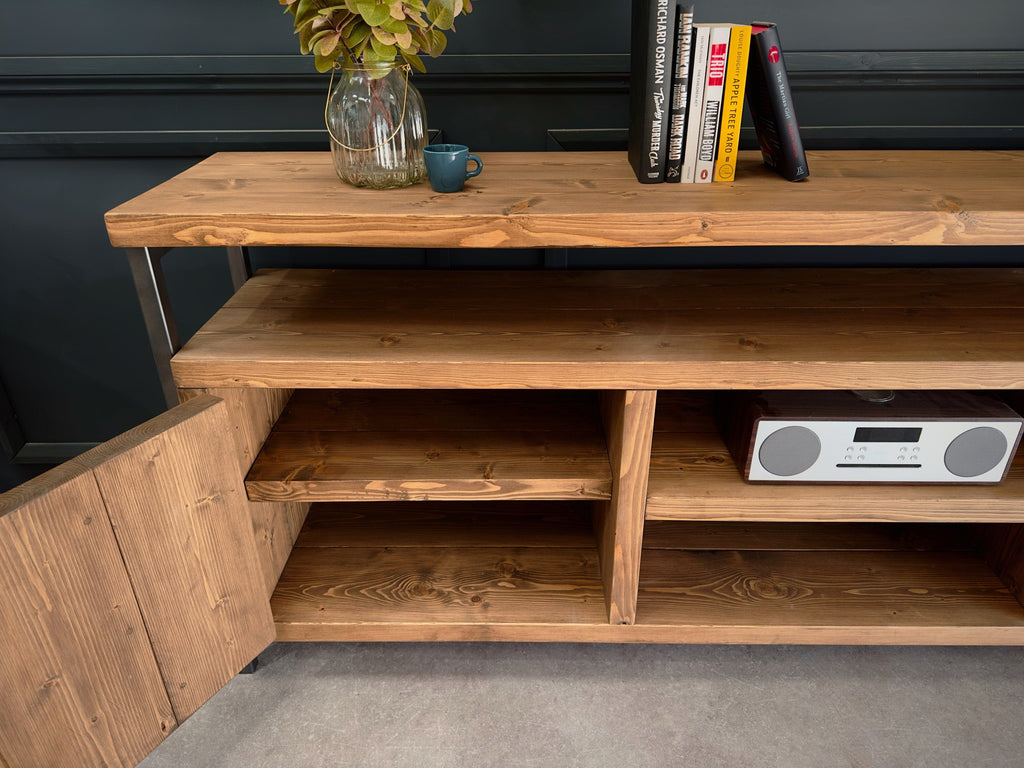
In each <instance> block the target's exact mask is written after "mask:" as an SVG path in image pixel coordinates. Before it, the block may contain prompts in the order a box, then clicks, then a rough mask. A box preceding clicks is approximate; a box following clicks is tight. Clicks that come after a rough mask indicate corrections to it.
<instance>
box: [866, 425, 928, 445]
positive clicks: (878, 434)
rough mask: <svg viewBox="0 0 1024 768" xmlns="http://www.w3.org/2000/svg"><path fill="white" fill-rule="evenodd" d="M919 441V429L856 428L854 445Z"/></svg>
mask: <svg viewBox="0 0 1024 768" xmlns="http://www.w3.org/2000/svg"><path fill="white" fill-rule="evenodd" d="M920 439H921V427H857V430H856V431H855V432H854V434H853V441H854V442H855V443H916V442H918V441H919V440H920Z"/></svg>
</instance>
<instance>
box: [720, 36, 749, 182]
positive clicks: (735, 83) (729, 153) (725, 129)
mask: <svg viewBox="0 0 1024 768" xmlns="http://www.w3.org/2000/svg"><path fill="white" fill-rule="evenodd" d="M749 59H750V27H749V26H747V25H739V26H735V27H733V28H732V33H731V34H730V36H729V57H728V59H727V60H726V64H725V94H724V96H723V97H722V123H721V125H720V127H719V130H718V153H717V155H716V156H715V177H714V180H715V181H732V180H733V179H734V178H736V157H737V155H738V153H739V144H740V122H741V121H742V119H743V94H744V93H745V91H746V86H747V61H748V60H749Z"/></svg>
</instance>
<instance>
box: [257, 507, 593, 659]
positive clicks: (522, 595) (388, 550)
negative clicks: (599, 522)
mask: <svg viewBox="0 0 1024 768" xmlns="http://www.w3.org/2000/svg"><path fill="white" fill-rule="evenodd" d="M588 507H589V505H586V504H582V505H581V503H580V502H534V503H532V504H530V505H524V504H519V503H516V502H502V503H498V504H492V503H486V504H473V503H458V504H442V503H433V502H427V503H423V504H386V503H385V504H364V505H359V504H355V505H351V504H327V505H323V504H315V505H314V506H313V508H312V510H311V511H310V515H309V518H308V519H307V521H306V525H305V527H304V529H303V532H302V534H300V536H299V540H298V542H297V544H296V547H295V549H294V550H293V552H292V556H291V558H290V559H289V561H288V565H287V567H286V568H285V571H284V573H283V574H282V576H281V581H280V583H279V584H278V587H277V591H276V592H275V594H274V598H273V601H272V607H273V611H274V618H275V622H276V624H277V634H278V639H279V640H354V639H361V640H366V639H376V640H410V639H419V640H426V639H448V640H459V639H464V640H470V639H485V638H490V639H502V638H503V637H505V631H506V630H508V631H510V632H512V633H513V634H514V633H516V632H527V633H531V632H535V631H536V632H541V633H548V634H549V636H553V635H556V634H557V632H558V631H559V630H560V628H561V627H563V626H567V627H571V626H572V625H579V624H582V625H591V626H592V625H602V624H606V623H607V614H606V611H605V604H604V595H603V589H602V586H601V575H600V570H599V567H598V557H597V550H596V548H595V546H594V534H593V529H592V527H591V525H590V520H589V514H588V513H589V509H588ZM351 508H354V510H353V509H351ZM353 512H354V514H353ZM410 521H411V522H410ZM495 523H497V524H495ZM371 527H372V528H375V529H376V530H371ZM453 528H456V529H459V530H458V532H457V533H455V534H454V535H453V536H452V535H451V534H452V529H453ZM524 529H525V530H524ZM443 539H449V541H448V544H447V546H444V545H441V544H442V543H443Z"/></svg>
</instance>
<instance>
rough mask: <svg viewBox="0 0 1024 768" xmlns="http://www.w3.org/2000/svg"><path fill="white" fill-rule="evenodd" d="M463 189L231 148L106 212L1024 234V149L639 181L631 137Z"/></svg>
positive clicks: (371, 221) (432, 233) (400, 231)
mask: <svg viewBox="0 0 1024 768" xmlns="http://www.w3.org/2000/svg"><path fill="white" fill-rule="evenodd" d="M482 157H483V159H484V162H485V164H486V166H487V170H486V171H485V172H484V173H483V174H482V175H481V176H479V177H478V178H476V179H473V180H472V181H471V182H470V183H468V184H467V185H466V188H465V190H464V191H463V192H461V193H458V194H437V193H434V192H433V191H432V190H431V189H430V187H429V185H428V184H426V183H424V184H419V185H414V186H412V187H408V188H405V189H398V190H388V191H387V193H386V194H381V193H380V192H379V191H377V190H367V189H359V188H355V187H351V186H348V185H346V184H343V183H341V182H340V181H339V180H338V179H337V177H336V175H335V173H334V169H333V167H332V166H331V162H330V156H329V154H328V153H326V152H320V153H309V152H241V153H220V154H216V155H214V156H213V157H211V158H209V159H207V160H205V161H203V162H201V163H199V164H198V165H196V166H194V167H193V168H190V169H189V170H187V171H185V172H184V173H181V174H179V175H178V176H176V177H174V178H173V179H170V180H168V181H167V182H165V183H163V184H161V185H159V186H157V187H155V188H153V189H151V190H149V191H148V192H145V193H143V194H142V195H140V196H139V197H136V198H134V199H133V200H130V201H128V202H126V203H124V204H122V205H120V206H118V207H117V208H115V209H113V210H111V211H109V212H108V213H107V214H106V224H107V231H108V234H109V236H110V241H111V243H112V244H113V245H115V246H121V247H139V246H149V247H174V246H180V245H186V246H210V245H230V246H234V245H316V246H356V247H366V246H369V247H412V248H583V247H602V248H609V247H611V248H625V247H638V246H640V247H643V246H658V247H666V246H686V245H951V244H958V245H1019V244H1020V243H1021V242H1024V189H1022V187H1021V184H1020V179H1021V178H1024V152H1012V151H990V152H976V151H975V152H969V151H962V152H948V151H941V152H936V151H905V150H901V151H832V152H808V162H809V164H810V167H811V169H812V174H811V177H810V178H809V179H808V180H806V181H804V182H801V183H799V184H790V183H786V182H784V181H782V180H781V179H779V178H778V176H776V175H775V174H773V173H772V172H771V171H769V170H768V169H766V168H764V167H763V166H762V164H761V162H760V157H759V155H758V154H757V153H753V152H746V153H741V157H740V160H739V163H738V170H737V180H736V181H735V182H732V183H728V184H725V183H723V184H707V185H703V184H702V185H686V184H682V185H679V184H653V185H642V184H638V183H637V181H636V178H635V176H634V174H633V172H632V170H631V169H630V167H629V164H628V163H627V161H626V155H625V153H623V152H564V153H562V152H559V153H550V152H523V153H488V154H484V155H482Z"/></svg>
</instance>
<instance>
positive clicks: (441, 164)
mask: <svg viewBox="0 0 1024 768" xmlns="http://www.w3.org/2000/svg"><path fill="white" fill-rule="evenodd" d="M423 160H424V162H425V163H426V164H427V177H428V178H429V179H430V186H432V187H433V188H434V191H435V192H458V191H459V190H460V189H462V185H463V184H465V183H466V179H471V178H473V177H474V176H479V175H480V171H482V170H483V169H484V162H483V160H481V159H480V158H479V157H478V156H477V155H474V154H472V153H470V151H469V147H467V146H466V145H465V144H428V145H427V146H426V147H424V148H423ZM470 160H472V161H474V162H475V163H476V168H474V169H473V170H472V171H470V170H467V168H468V167H469V161H470Z"/></svg>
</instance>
